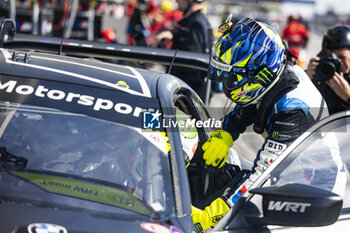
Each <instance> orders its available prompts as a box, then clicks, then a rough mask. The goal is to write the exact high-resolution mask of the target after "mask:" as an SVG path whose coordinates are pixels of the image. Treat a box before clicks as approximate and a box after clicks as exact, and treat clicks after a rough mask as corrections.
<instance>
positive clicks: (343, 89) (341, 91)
mask: <svg viewBox="0 0 350 233" xmlns="http://www.w3.org/2000/svg"><path fill="white" fill-rule="evenodd" d="M326 84H327V85H328V86H329V87H330V88H332V90H333V91H334V92H335V94H336V95H337V96H339V97H340V98H341V99H342V100H344V101H345V102H346V101H348V100H349V98H350V85H349V83H348V82H347V81H346V80H345V78H344V76H343V73H340V74H338V73H334V76H333V78H331V79H330V80H328V81H326Z"/></svg>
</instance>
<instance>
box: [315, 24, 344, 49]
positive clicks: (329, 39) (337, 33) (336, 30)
mask: <svg viewBox="0 0 350 233" xmlns="http://www.w3.org/2000/svg"><path fill="white" fill-rule="evenodd" d="M346 47H348V48H350V26H348V25H345V24H344V25H335V26H333V27H331V28H329V29H328V30H327V32H326V34H324V36H323V40H322V49H323V50H333V49H341V48H346Z"/></svg>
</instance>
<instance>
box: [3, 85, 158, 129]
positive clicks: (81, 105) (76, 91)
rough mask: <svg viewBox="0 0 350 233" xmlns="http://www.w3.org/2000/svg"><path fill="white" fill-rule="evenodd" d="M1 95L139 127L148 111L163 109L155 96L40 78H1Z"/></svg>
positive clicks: (12, 99)
mask: <svg viewBox="0 0 350 233" xmlns="http://www.w3.org/2000/svg"><path fill="white" fill-rule="evenodd" d="M119 84H120V85H121V84H122V83H119ZM124 85H125V83H124ZM125 88H126V87H125ZM0 96H1V98H2V100H4V101H10V102H15V103H20V104H28V105H33V106H41V107H48V108H52V106H54V108H56V109H59V110H63V111H68V112H72V113H79V114H85V115H89V116H93V117H97V118H100V119H104V120H109V121H113V122H118V123H124V124H127V125H130V126H135V127H137V128H142V113H143V112H144V111H149V110H153V111H155V109H158V108H159V104H158V102H157V100H156V99H154V98H145V97H140V96H137V95H131V94H129V93H124V92H119V91H113V90H105V89H100V88H92V87H88V86H85V87H83V86H80V85H76V84H68V83H64V82H54V81H48V80H36V79H15V78H11V79H9V78H1V80H0Z"/></svg>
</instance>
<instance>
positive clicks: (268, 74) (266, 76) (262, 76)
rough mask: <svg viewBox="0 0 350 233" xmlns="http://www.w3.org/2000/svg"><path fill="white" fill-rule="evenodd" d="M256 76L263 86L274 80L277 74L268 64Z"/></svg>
mask: <svg viewBox="0 0 350 233" xmlns="http://www.w3.org/2000/svg"><path fill="white" fill-rule="evenodd" d="M254 78H255V80H256V81H257V82H259V83H260V84H261V85H262V86H264V87H267V86H268V85H269V84H270V83H271V82H272V81H273V79H274V78H275V75H274V73H273V72H272V71H271V70H270V69H269V68H268V67H267V66H264V68H263V69H262V70H260V71H259V73H258V74H257V75H255V77H254Z"/></svg>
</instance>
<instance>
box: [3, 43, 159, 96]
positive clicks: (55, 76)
mask: <svg viewBox="0 0 350 233" xmlns="http://www.w3.org/2000/svg"><path fill="white" fill-rule="evenodd" d="M0 51H1V54H0V61H2V62H1V63H2V64H1V66H2V71H3V72H1V73H6V74H10V75H17V76H22V77H33V78H36V79H47V80H52V81H61V82H71V83H76V84H80V85H87V86H93V87H99V88H105V89H110V90H119V91H122V92H126V93H130V94H132V95H139V96H143V97H148V98H151V97H154V96H156V93H155V90H154V89H151V86H152V84H153V83H155V82H156V80H157V79H158V78H159V75H160V73H158V72H153V71H152V72H151V71H148V70H142V69H137V68H133V67H131V66H126V65H117V64H112V63H107V62H102V61H100V60H96V59H83V58H76V57H68V56H60V55H55V54H45V53H37V52H25V51H23V52H21V51H11V50H6V49H0ZM4 71H6V72H4ZM151 90H152V92H151Z"/></svg>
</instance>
